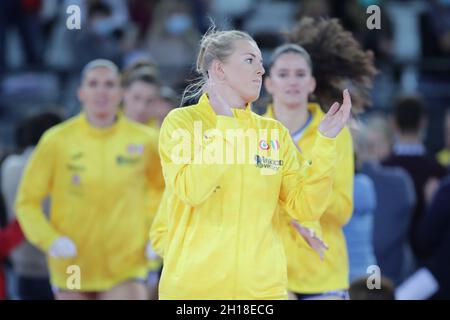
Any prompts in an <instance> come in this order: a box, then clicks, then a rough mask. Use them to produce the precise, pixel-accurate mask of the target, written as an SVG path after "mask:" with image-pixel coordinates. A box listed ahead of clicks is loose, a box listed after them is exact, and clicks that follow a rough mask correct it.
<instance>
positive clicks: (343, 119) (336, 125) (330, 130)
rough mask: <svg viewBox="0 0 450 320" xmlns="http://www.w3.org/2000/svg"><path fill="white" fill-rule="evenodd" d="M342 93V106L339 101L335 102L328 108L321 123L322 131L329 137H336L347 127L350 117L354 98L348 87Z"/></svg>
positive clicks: (320, 128) (320, 129)
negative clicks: (351, 96)
mask: <svg viewBox="0 0 450 320" xmlns="http://www.w3.org/2000/svg"><path fill="white" fill-rule="evenodd" d="M342 95H343V101H342V105H341V107H340V108H339V103H337V102H335V103H333V105H332V106H331V108H330V110H328V112H327V114H326V115H325V117H324V118H323V119H322V121H321V122H320V124H319V131H320V133H321V134H323V135H324V136H326V137H328V138H334V137H336V136H337V135H338V134H339V132H341V130H342V129H343V128H344V127H345V125H346V124H347V121H348V119H349V117H350V111H351V109H352V100H351V98H350V93H349V92H348V89H345V90H344V91H343V93H342Z"/></svg>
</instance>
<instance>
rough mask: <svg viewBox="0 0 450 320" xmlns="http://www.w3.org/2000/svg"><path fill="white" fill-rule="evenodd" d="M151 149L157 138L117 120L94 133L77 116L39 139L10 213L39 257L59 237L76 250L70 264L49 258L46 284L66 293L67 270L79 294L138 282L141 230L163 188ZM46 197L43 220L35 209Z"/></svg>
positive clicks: (144, 234) (144, 232)
mask: <svg viewBox="0 0 450 320" xmlns="http://www.w3.org/2000/svg"><path fill="white" fill-rule="evenodd" d="M157 143H158V134H157V132H155V131H153V130H152V129H150V128H147V127H145V126H142V125H139V124H135V123H132V122H131V121H129V120H127V119H126V118H125V117H122V116H119V117H118V120H117V121H116V123H115V124H114V125H113V126H112V127H110V128H107V129H97V128H94V127H92V126H90V125H89V123H88V122H87V119H86V116H85V114H84V113H81V114H80V115H78V116H76V117H74V118H72V119H69V120H67V121H65V122H63V123H62V124H60V125H57V126H55V127H53V128H51V129H50V130H48V131H47V132H46V133H45V134H44V135H43V137H42V138H41V140H40V141H39V144H38V145H37V147H36V149H35V151H34V154H33V155H32V157H31V159H30V162H29V164H28V166H27V168H26V170H25V173H24V177H23V179H22V182H21V185H20V188H19V193H18V198H17V201H16V210H17V216H18V218H19V221H20V224H21V226H22V228H23V230H24V232H25V235H26V236H27V238H28V239H29V240H30V241H31V242H32V243H33V244H35V245H36V246H38V247H39V248H41V249H42V250H44V251H45V252H46V251H47V250H48V249H49V247H50V246H51V244H52V242H53V241H54V240H55V239H57V238H58V237H60V236H68V237H69V238H70V239H72V240H73V241H74V243H75V245H76V247H77V256H76V257H74V258H71V259H61V258H59V259H57V258H52V257H49V268H50V276H51V282H52V284H53V285H55V286H57V287H59V288H60V289H66V290H67V289H70V288H68V287H67V285H66V283H67V280H68V277H69V276H70V274H68V273H67V270H68V267H69V266H70V265H77V266H79V267H80V275H81V283H80V284H81V288H80V290H81V291H103V290H108V289H110V288H111V287H113V286H114V285H117V284H118V283H120V282H122V281H124V280H127V279H130V278H136V277H138V278H145V276H146V273H147V260H146V257H145V246H146V243H147V239H148V230H149V229H150V226H151V221H152V219H153V216H154V214H155V212H156V210H157V206H158V204H159V201H160V197H161V195H162V192H163V188H164V180H163V177H162V173H161V166H160V160H159V155H158V147H157ZM48 194H50V195H51V211H50V221H49V220H47V219H46V218H45V216H44V213H43V212H42V210H41V202H42V200H43V199H44V198H45V197H46V195H48Z"/></svg>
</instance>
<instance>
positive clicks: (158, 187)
mask: <svg viewBox="0 0 450 320" xmlns="http://www.w3.org/2000/svg"><path fill="white" fill-rule="evenodd" d="M151 134H152V138H151V141H150V143H149V150H148V151H149V167H148V171H147V176H148V181H149V189H150V192H149V197H150V200H149V202H150V203H149V205H150V215H151V218H152V219H153V218H154V217H155V215H156V211H157V210H158V207H159V203H160V201H161V197H162V194H163V192H164V177H163V175H162V168H161V160H160V158H159V153H158V139H159V134H158V131H157V130H151Z"/></svg>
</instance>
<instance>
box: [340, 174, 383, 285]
mask: <svg viewBox="0 0 450 320" xmlns="http://www.w3.org/2000/svg"><path fill="white" fill-rule="evenodd" d="M376 201H377V198H376V193H375V186H374V184H373V182H372V179H370V177H368V176H367V175H365V174H362V173H359V172H357V173H356V174H355V177H354V185H353V214H352V218H351V219H350V221H349V223H348V224H347V225H346V226H345V227H344V234H345V239H346V241H347V249H348V257H349V265H350V282H351V281H353V280H355V279H357V278H359V277H361V276H364V275H366V274H367V268H368V267H369V266H371V265H375V264H376V259H375V255H374V252H373V251H374V250H373V243H372V234H373V218H374V211H375V208H376Z"/></svg>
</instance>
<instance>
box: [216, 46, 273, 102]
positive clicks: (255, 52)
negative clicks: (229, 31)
mask: <svg viewBox="0 0 450 320" xmlns="http://www.w3.org/2000/svg"><path fill="white" fill-rule="evenodd" d="M233 46H234V48H235V50H234V51H233V53H232V54H231V55H230V56H229V57H228V58H227V59H226V61H225V62H224V63H223V66H222V68H223V75H224V83H225V85H226V86H228V87H229V88H230V89H231V90H232V92H233V93H234V94H235V95H236V96H237V97H238V99H239V100H240V101H242V104H247V103H250V102H253V101H255V100H256V99H258V97H259V94H260V91H261V85H262V76H263V74H264V72H265V70H264V67H263V63H262V57H261V51H260V50H259V48H258V46H257V45H256V43H255V42H254V41H250V40H237V41H235V42H234V44H233Z"/></svg>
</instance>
